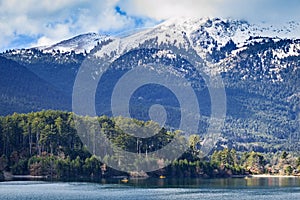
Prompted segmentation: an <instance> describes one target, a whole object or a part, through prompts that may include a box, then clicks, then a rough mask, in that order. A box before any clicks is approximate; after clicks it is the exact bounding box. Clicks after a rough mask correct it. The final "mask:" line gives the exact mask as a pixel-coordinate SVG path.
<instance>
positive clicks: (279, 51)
mask: <svg viewBox="0 0 300 200" xmlns="http://www.w3.org/2000/svg"><path fill="white" fill-rule="evenodd" d="M299 30H300V25H299V23H298V22H289V23H286V24H277V25H271V24H267V23H261V24H250V23H248V22H246V21H243V20H231V19H219V18H214V19H211V18H202V19H184V18H182V19H171V20H168V21H165V22H163V23H162V24H159V25H157V26H156V27H154V28H152V29H149V30H144V31H141V32H138V33H135V34H133V35H129V36H128V37H125V38H121V39H120V41H119V40H118V38H112V37H108V36H99V35H97V34H85V35H80V36H77V37H74V38H72V39H69V40H66V41H62V42H60V43H58V44H55V45H52V46H49V47H39V48H32V49H23V50H10V51H6V52H4V53H2V56H3V57H5V58H7V59H9V60H13V61H15V62H16V63H18V66H24V67H25V68H26V69H28V70H30V71H31V72H33V73H34V74H36V75H37V76H38V77H39V78H41V79H42V80H44V81H45V82H47V84H50V85H51V86H52V87H53V88H55V89H56V90H59V92H61V93H63V94H64V95H65V96H67V98H68V99H69V102H70V101H71V95H72V91H73V85H74V81H75V77H76V75H80V74H82V73H87V71H85V72H82V71H80V70H79V69H80V67H81V66H82V64H83V63H84V62H86V61H87V60H88V61H89V62H90V63H92V64H91V65H90V66H89V68H87V70H88V76H87V78H88V79H87V81H90V82H88V83H94V82H93V81H96V80H97V79H99V78H100V77H99V75H100V74H101V73H102V71H103V69H102V67H101V66H100V65H99V62H98V61H99V60H97V59H99V58H101V57H103V56H106V57H105V58H117V59H116V60H115V61H114V62H113V63H112V64H111V67H110V69H109V70H107V72H106V73H104V74H103V76H102V77H101V84H99V85H98V86H97V90H96V96H95V98H96V110H97V114H99V115H101V114H107V115H112V110H111V103H112V102H111V98H112V95H113V90H114V88H115V86H116V85H117V84H118V81H119V80H120V78H121V77H122V76H123V75H125V74H126V73H127V72H129V71H130V70H131V69H133V68H134V66H147V65H148V64H149V63H152V64H153V63H157V64H162V65H164V66H166V69H167V71H168V72H170V73H171V74H173V75H174V76H175V77H178V78H185V79H186V80H188V81H189V82H190V83H191V85H192V88H193V89H194V90H195V93H196V96H197V99H198V101H199V107H200V110H201V114H202V117H201V119H200V122H199V123H200V128H199V130H198V132H199V133H204V132H205V131H207V127H208V119H209V117H210V115H211V101H210V95H209V90H208V87H207V85H206V82H205V81H206V79H205V77H203V73H204V74H206V75H208V76H210V77H211V78H212V79H213V77H216V76H221V77H222V80H223V82H224V85H225V91H226V98H227V99H226V100H227V102H226V103H227V111H226V121H225V125H224V127H223V129H222V138H220V142H219V143H218V147H220V148H221V147H222V146H227V147H235V148H236V149H238V150H241V151H243V150H255V151H262V152H264V151H269V152H270V151H271V152H272V151H277V150H283V149H285V150H298V148H299V147H298V146H299V136H300V134H299V132H300V125H299V119H300V114H299V113H300V107H299V105H300V78H299V77H300V68H299V64H300V63H299V62H300V59H299V58H300V36H299V34H298V33H299ZM93 45H94V46H95V48H93V49H91V47H92V46H93ZM175 49H180V51H182V52H187V54H189V53H190V54H189V55H193V54H192V52H196V53H197V54H198V55H200V57H201V61H200V62H199V63H198V64H199V65H197V66H195V65H193V60H191V57H189V56H188V57H185V56H183V55H180V53H179V54H178V51H177V52H176V50H175ZM87 52H91V53H90V54H88V55H87V54H86V53H87ZM87 58H88V59H87ZM94 58H96V60H93V59H94ZM151 70H154V71H156V72H158V73H160V72H161V70H162V68H159V67H153V69H152V68H151ZM163 70H165V69H163ZM199 71H200V72H203V73H202V74H199ZM9 77H10V76H9ZM154 78H157V77H154ZM32 86H34V87H35V84H32ZM82 87H83V88H82V89H83V91H85V92H87V93H88V92H89V88H90V87H89V85H83V86H82ZM124 87H126V86H125V85H124ZM17 92H18V91H17ZM154 104H160V105H163V106H164V107H165V108H166V112H167V118H168V119H167V122H166V123H167V124H169V125H170V126H172V127H178V126H179V123H180V122H179V120H180V116H181V113H180V109H179V108H180V103H179V102H178V100H176V95H175V96H174V94H173V93H172V92H170V90H168V89H167V88H166V87H161V86H159V85H155V84H152V85H151V84H150V85H145V86H143V87H140V88H138V89H137V90H136V91H135V92H134V93H133V94H132V97H131V98H130V113H131V115H132V116H133V117H135V118H139V119H143V120H148V119H149V116H148V111H149V109H150V108H151V106H152V105H154ZM65 107H67V108H70V107H71V106H70V104H68V103H67V104H65ZM43 108H45V109H46V108H50V106H48V105H46V106H45V107H43ZM14 111H19V110H11V111H10V112H14Z"/></svg>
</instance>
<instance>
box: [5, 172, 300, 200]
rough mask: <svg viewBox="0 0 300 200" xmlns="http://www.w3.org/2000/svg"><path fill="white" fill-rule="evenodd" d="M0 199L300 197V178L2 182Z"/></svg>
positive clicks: (88, 199)
mask: <svg viewBox="0 0 300 200" xmlns="http://www.w3.org/2000/svg"><path fill="white" fill-rule="evenodd" d="M0 199H1V200H6V199H16V200H17V199H22V200H34V199H45V200H71V199H72V200H73V199H86V200H92V199H99V200H112V199H126V200H132V199H143V200H150V199H162V200H167V199H168V200H177V199H180V200H184V199H189V200H193V199H238V200H243V199H244V200H247V199H256V200H259V199H272V200H279V199H288V200H293V199H300V178H286V177H284V178H279V177H272V178H267V177H264V178H248V179H243V178H231V179H146V180H140V179H130V180H129V182H127V183H122V182H121V180H116V179H115V180H100V181H98V182H46V181H10V182H0Z"/></svg>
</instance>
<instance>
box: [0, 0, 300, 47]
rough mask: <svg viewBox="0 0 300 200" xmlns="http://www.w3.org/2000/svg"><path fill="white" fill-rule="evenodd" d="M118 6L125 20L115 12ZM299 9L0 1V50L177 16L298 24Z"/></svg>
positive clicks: (222, 0) (159, 1)
mask: <svg viewBox="0 0 300 200" xmlns="http://www.w3.org/2000/svg"><path fill="white" fill-rule="evenodd" d="M117 5H118V6H119V7H120V8H121V10H122V11H125V12H126V13H127V15H123V14H122V13H118V12H116V10H115V6H117ZM299 10H300V1H299V0H181V1H179V0H97V1H90V0H43V1H40V0H26V1H19V0H0V30H1V34H0V50H1V49H2V50H3V49H7V48H15V47H20V46H18V40H20V38H22V36H26V37H27V38H28V37H29V38H36V40H35V41H31V43H32V42H33V44H34V45H46V44H49V43H51V44H52V43H55V42H58V41H60V40H63V39H67V38H70V37H72V36H74V35H77V34H81V33H86V32H103V31H105V32H114V31H117V30H124V29H127V30H130V29H133V28H135V27H136V21H135V20H136V18H138V19H139V18H143V19H144V21H143V25H144V26H151V25H153V21H152V20H148V21H147V20H145V18H146V19H147V18H148V19H149V18H150V19H155V20H164V19H168V18H170V17H180V16H188V17H207V16H208V17H232V18H242V19H246V20H250V21H255V20H256V21H257V20H259V21H275V22H277V21H290V20H298V21H300V15H299V14H298V13H299ZM16 40H17V41H16ZM19 43H21V44H24V42H19ZM28 44H30V43H28ZM27 47H28V46H27Z"/></svg>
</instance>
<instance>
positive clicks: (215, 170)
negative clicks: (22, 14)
mask: <svg viewBox="0 0 300 200" xmlns="http://www.w3.org/2000/svg"><path fill="white" fill-rule="evenodd" d="M74 118H75V115H74V114H73V113H71V112H63V111H53V110H47V111H41V112H32V113H28V114H17V113H14V114H13V115H9V116H5V117H0V179H1V177H2V178H3V171H8V172H11V173H12V174H14V175H24V174H25V175H26V174H28V175H29V174H30V175H34V176H45V177H51V178H109V177H113V176H119V175H126V176H129V175H130V174H129V173H125V172H121V171H117V170H114V169H112V168H110V167H108V166H107V165H106V164H105V163H107V161H112V160H115V161H116V162H118V157H115V156H111V153H110V152H109V149H107V148H106V147H105V145H101V144H103V141H101V140H99V136H101V134H102V135H104V136H105V137H106V138H107V139H108V140H109V141H111V143H112V144H113V145H116V146H118V147H120V148H121V149H124V150H126V151H130V152H134V153H137V154H141V153H146V154H147V152H154V151H156V150H158V149H160V148H162V147H164V146H165V145H167V144H168V143H169V142H170V141H172V139H174V138H175V137H181V139H182V141H185V142H186V143H184V142H183V144H187V145H189V146H188V148H187V149H188V150H187V151H186V152H185V153H184V154H183V155H182V156H181V157H180V158H178V159H176V160H172V161H165V162H169V163H170V164H169V165H168V166H167V167H165V168H163V169H160V170H157V171H155V172H150V173H147V175H148V176H154V177H158V176H161V175H164V176H167V177H229V176H232V175H246V174H261V173H279V172H276V170H275V168H274V167H273V166H272V165H271V162H270V159H269V158H268V156H266V155H264V154H261V153H258V152H244V153H241V152H237V151H236V150H234V149H227V148H224V149H221V150H218V151H217V150H216V151H214V152H213V153H212V155H211V156H209V157H206V158H201V157H200V154H201V151H200V149H201V137H200V136H199V135H191V136H189V138H188V139H186V138H184V136H180V132H179V131H170V130H167V129H165V128H161V127H159V125H158V124H156V123H155V122H152V121H148V122H143V121H139V120H135V119H128V118H123V117H115V118H110V117H107V116H99V117H93V118H92V117H79V118H77V121H78V120H79V121H81V122H84V123H82V124H84V126H85V127H84V129H80V128H82V127H78V124H76V123H75V120H74ZM138 127H145V128H148V129H149V130H150V129H151V130H154V131H155V133H156V134H155V135H154V136H151V137H148V138H137V137H134V136H133V135H131V134H129V133H128V132H126V130H136V131H141V130H139V129H138ZM84 130H85V131H86V132H84ZM78 131H83V132H84V133H83V132H81V133H80V135H81V137H79V135H78ZM100 138H101V137H100ZM82 141H83V142H82ZM99 156H101V159H99ZM278 159H279V161H278V162H277V166H278V167H279V170H280V169H281V168H282V169H283V173H286V174H293V173H297V170H299V165H300V159H299V158H298V160H297V159H296V158H294V157H292V156H291V155H290V154H289V153H287V152H285V154H284V155H283V154H282V155H281V157H280V158H278ZM100 160H102V161H103V162H101V161H100ZM138 162H139V161H138V160H137V161H136V162H135V163H138ZM135 163H133V165H135ZM278 163H279V164H280V165H279V164H278ZM154 164H157V165H159V164H160V163H158V162H157V163H154ZM272 167H273V168H272ZM297 168H298V169H297ZM272 170H273V171H272ZM274 170H275V171H274ZM137 173H138V174H141V173H139V172H137ZM1 174H2V175H1ZM132 174H134V172H132ZM132 174H131V175H132Z"/></svg>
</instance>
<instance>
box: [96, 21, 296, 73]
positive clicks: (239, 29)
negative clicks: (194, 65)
mask: <svg viewBox="0 0 300 200" xmlns="http://www.w3.org/2000/svg"><path fill="white" fill-rule="evenodd" d="M299 32H300V24H299V23H298V22H289V23H283V24H275V25H272V24H268V23H259V24H250V23H248V22H247V21H244V20H232V19H219V18H214V19H211V18H200V19H191V18H173V19H170V20H167V21H165V22H163V23H161V24H159V25H157V26H156V27H154V28H151V29H148V30H145V31H142V32H139V33H136V34H133V35H130V36H128V37H126V38H123V39H121V40H120V41H115V42H112V43H110V44H108V45H106V46H104V47H103V48H102V49H101V50H100V51H98V52H97V54H96V55H97V56H99V57H102V56H104V55H105V54H107V53H108V54H109V52H113V51H115V52H116V53H117V54H116V55H115V56H116V57H118V56H120V55H122V54H124V53H126V52H128V51H130V50H132V49H135V48H140V47H141V45H142V47H143V48H145V47H150V48H161V47H164V46H165V47H168V46H170V47H171V46H176V47H177V48H181V49H185V50H187V51H189V50H190V49H194V50H196V52H197V53H198V54H199V55H200V56H201V57H202V58H204V59H205V60H206V66H207V67H206V69H203V70H204V71H205V72H207V73H208V74H216V73H220V72H222V71H226V70H227V69H228V68H229V67H232V66H224V65H223V64H222V66H220V63H222V60H223V59H225V60H226V59H228V57H232V56H235V55H237V54H238V53H240V52H241V51H243V50H245V49H248V48H249V46H251V45H254V44H262V43H266V42H270V41H271V42H278V41H282V40H285V39H291V40H294V39H300V34H299ZM272 48H274V49H273V50H272V55H274V56H273V58H272V59H273V61H272V62H278V63H281V62H279V60H280V59H283V58H286V57H289V56H299V55H300V46H299V43H298V42H295V44H293V42H291V43H290V44H288V45H285V46H284V47H283V46H279V47H275V46H274V47H272ZM166 50H167V49H166ZM165 52H166V54H168V53H169V52H168V51H165ZM261 59H262V61H263V59H264V56H263V55H262V56H261ZM278 59H279V60H278ZM223 63H224V62H223ZM267 67H268V66H267ZM226 68H227V69H226ZM272 70H273V71H276V69H272ZM277 71H278V70H277ZM278 73H279V71H278Z"/></svg>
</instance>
